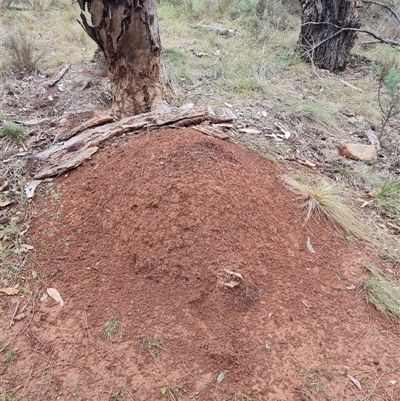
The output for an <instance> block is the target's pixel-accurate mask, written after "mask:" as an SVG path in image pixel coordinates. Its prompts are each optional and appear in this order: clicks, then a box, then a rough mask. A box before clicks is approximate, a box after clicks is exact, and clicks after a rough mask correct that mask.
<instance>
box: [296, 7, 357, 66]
mask: <svg viewBox="0 0 400 401" xmlns="http://www.w3.org/2000/svg"><path fill="white" fill-rule="evenodd" d="M300 4H301V7H302V18H301V22H302V24H301V32H300V38H299V41H298V44H297V47H298V49H299V50H300V52H301V53H302V55H303V57H304V58H308V59H309V60H310V61H311V62H312V63H313V64H315V65H316V66H318V67H320V68H324V69H327V70H330V71H341V70H344V68H345V67H346V62H347V57H348V55H349V53H350V51H351V49H352V48H353V46H354V44H355V41H356V39H357V32H356V31H354V30H352V29H358V28H360V26H361V24H360V19H359V16H358V12H357V0H300Z"/></svg>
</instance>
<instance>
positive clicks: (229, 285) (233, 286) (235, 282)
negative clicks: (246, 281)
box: [224, 281, 239, 288]
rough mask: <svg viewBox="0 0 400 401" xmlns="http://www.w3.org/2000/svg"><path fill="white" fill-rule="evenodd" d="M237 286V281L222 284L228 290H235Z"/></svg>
mask: <svg viewBox="0 0 400 401" xmlns="http://www.w3.org/2000/svg"><path fill="white" fill-rule="evenodd" d="M238 285H239V283H238V282H237V281H230V282H229V283H224V286H226V287H229V288H235V287H236V286H238Z"/></svg>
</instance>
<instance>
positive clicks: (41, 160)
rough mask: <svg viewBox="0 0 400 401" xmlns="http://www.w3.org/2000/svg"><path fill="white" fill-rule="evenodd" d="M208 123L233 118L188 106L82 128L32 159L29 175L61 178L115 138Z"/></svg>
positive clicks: (216, 134)
mask: <svg viewBox="0 0 400 401" xmlns="http://www.w3.org/2000/svg"><path fill="white" fill-rule="evenodd" d="M94 120H95V119H91V120H89V121H88V122H86V123H84V124H82V125H80V127H82V126H85V124H86V125H90V124H88V123H89V122H90V121H91V122H93V121H94ZM205 121H207V122H209V123H212V124H218V123H230V122H232V117H226V116H218V115H216V114H215V113H214V112H213V111H212V110H211V109H209V108H197V109H193V108H191V106H188V105H186V106H182V107H181V108H171V109H169V110H164V111H162V112H160V110H155V111H151V112H149V113H144V114H140V115H137V116H133V117H125V118H123V119H121V120H119V121H115V122H112V123H109V124H106V125H101V126H98V125H97V126H96V127H91V128H88V129H83V130H81V131H80V132H79V133H77V134H75V132H76V130H77V128H78V127H77V128H75V129H74V130H72V131H71V132H73V134H72V135H73V136H71V137H70V138H69V139H68V140H66V141H64V142H58V143H55V144H54V145H53V146H51V147H50V148H48V149H45V150H44V151H42V152H40V153H37V154H36V155H33V156H30V157H29V159H28V166H29V169H30V172H31V173H32V174H34V176H33V178H34V179H43V178H46V177H52V176H56V175H60V174H63V173H65V172H66V171H68V170H71V169H73V168H75V167H77V166H79V165H80V164H82V163H83V162H84V161H85V160H86V159H88V158H90V157H91V156H92V155H93V154H94V153H95V152H96V151H97V150H98V149H99V147H100V145H102V144H104V143H105V142H107V141H110V140H111V139H112V138H114V137H116V136H120V135H122V134H138V135H140V134H144V133H147V132H149V131H152V130H157V129H161V128H165V127H190V126H194V125H198V124H200V123H202V122H205ZM213 133H214V135H212V133H211V132H207V134H208V135H212V136H214V137H219V138H220V139H222V137H223V135H221V134H219V133H218V132H217V131H216V130H215V131H214V132H213ZM222 134H223V133H222ZM218 135H219V136H218ZM224 135H225V134H224ZM223 139H226V138H225V137H224V138H223Z"/></svg>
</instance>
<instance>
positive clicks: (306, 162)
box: [304, 160, 316, 167]
mask: <svg viewBox="0 0 400 401" xmlns="http://www.w3.org/2000/svg"><path fill="white" fill-rule="evenodd" d="M304 164H305V165H306V166H308V167H315V166H316V164H315V163H313V162H310V160H306V161H305V162H304Z"/></svg>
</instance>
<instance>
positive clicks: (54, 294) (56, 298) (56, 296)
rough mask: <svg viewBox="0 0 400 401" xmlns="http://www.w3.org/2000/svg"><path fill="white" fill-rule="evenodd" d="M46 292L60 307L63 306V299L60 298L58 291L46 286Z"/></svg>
mask: <svg viewBox="0 0 400 401" xmlns="http://www.w3.org/2000/svg"><path fill="white" fill-rule="evenodd" d="M46 292H47V294H49V296H50V297H51V298H53V299H54V301H56V302H58V303H59V304H60V306H61V308H62V307H63V306H64V300H63V299H62V298H61V295H60V293H59V292H58V291H57V290H56V289H55V288H48V289H47V290H46Z"/></svg>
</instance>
